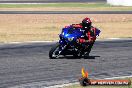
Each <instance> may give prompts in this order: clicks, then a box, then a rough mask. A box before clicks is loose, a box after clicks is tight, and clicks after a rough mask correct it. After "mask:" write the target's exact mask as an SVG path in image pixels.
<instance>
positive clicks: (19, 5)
mask: <svg viewBox="0 0 132 88" xmlns="http://www.w3.org/2000/svg"><path fill="white" fill-rule="evenodd" d="M36 7H87V8H96V7H110V5H108V4H105V3H47V4H0V8H36Z"/></svg>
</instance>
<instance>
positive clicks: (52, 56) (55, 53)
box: [49, 43, 59, 59]
mask: <svg viewBox="0 0 132 88" xmlns="http://www.w3.org/2000/svg"><path fill="white" fill-rule="evenodd" d="M58 54H59V43H56V44H55V45H54V46H53V47H52V48H51V49H50V51H49V58H50V59H55V58H56V57H57V56H58Z"/></svg>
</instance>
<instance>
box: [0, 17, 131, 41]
mask: <svg viewBox="0 0 132 88" xmlns="http://www.w3.org/2000/svg"><path fill="white" fill-rule="evenodd" d="M86 16H89V17H90V18H91V19H92V20H93V25H94V26H97V27H98V28H100V29H101V31H102V32H101V35H100V37H99V38H101V39H104V38H110V37H122V38H124V37H132V15H130V14H128V15H123V14H120V15H114V14H113V15H102V14H98V15H95V14H90V15H86V14H85V15H76V14H74V15H71V14H69V15H68V14H67V15H64V14H63V15H62V14H61V15H58V14H55V15H53V14H50V15H46V14H41V15H39V14H23V15H21V14H17V15H14V14H12V15H11V14H6V15H5V14H4V15H2V14H1V15H0V42H4V43H8V42H16V41H20V42H23V41H43V40H57V39H58V34H59V33H60V31H61V28H62V27H64V26H65V25H70V24H72V23H79V22H80V21H81V20H82V19H83V18H84V17H86Z"/></svg>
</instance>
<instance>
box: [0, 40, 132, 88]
mask: <svg viewBox="0 0 132 88" xmlns="http://www.w3.org/2000/svg"><path fill="white" fill-rule="evenodd" d="M53 44H54V43H22V44H21V43H20V44H0V87H1V88H6V87H11V86H16V85H20V84H25V83H26V87H25V88H33V87H30V86H33V85H32V83H33V82H38V83H37V84H35V83H33V84H34V85H35V86H38V87H35V88H40V87H39V86H40V85H41V86H43V87H45V86H51V85H54V84H61V83H65V82H75V81H77V80H78V78H79V77H81V68H82V67H85V69H86V70H88V71H89V76H90V77H91V78H106V77H115V76H129V75H132V67H131V64H132V39H128V40H113V41H112V40H111V41H97V42H96V43H95V45H94V47H93V50H92V52H91V54H90V57H88V58H87V59H83V58H81V59H74V58H73V57H71V56H67V57H66V58H65V57H62V56H61V57H60V58H59V59H49V57H48V52H49V50H50V48H51V46H53ZM27 83H29V84H27ZM30 83H31V84H30ZM27 85H28V86H27ZM20 86H21V85H20ZM12 88H18V87H12Z"/></svg>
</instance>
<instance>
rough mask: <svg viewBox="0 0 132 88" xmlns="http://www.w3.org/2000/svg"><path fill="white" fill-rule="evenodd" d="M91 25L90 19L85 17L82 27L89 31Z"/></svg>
mask: <svg viewBox="0 0 132 88" xmlns="http://www.w3.org/2000/svg"><path fill="white" fill-rule="evenodd" d="M91 25H92V21H91V20H90V18H88V17H86V18H84V19H83V20H82V26H83V27H84V28H86V29H89V28H90V27H91Z"/></svg>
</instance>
